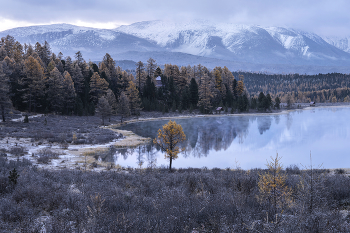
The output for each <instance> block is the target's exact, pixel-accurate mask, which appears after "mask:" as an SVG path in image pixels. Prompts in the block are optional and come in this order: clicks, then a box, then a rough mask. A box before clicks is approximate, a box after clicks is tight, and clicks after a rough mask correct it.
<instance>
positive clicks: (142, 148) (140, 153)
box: [136, 146, 145, 168]
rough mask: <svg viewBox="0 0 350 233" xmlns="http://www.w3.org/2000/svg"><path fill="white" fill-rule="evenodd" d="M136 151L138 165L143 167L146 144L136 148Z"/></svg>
mask: <svg viewBox="0 0 350 233" xmlns="http://www.w3.org/2000/svg"><path fill="white" fill-rule="evenodd" d="M136 152H137V158H136V159H137V166H139V168H141V167H142V165H143V162H144V160H143V155H144V153H145V146H139V147H138V148H137V149H136Z"/></svg>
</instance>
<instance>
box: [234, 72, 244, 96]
mask: <svg viewBox="0 0 350 233" xmlns="http://www.w3.org/2000/svg"><path fill="white" fill-rule="evenodd" d="M238 78H239V81H238V82H237V87H236V90H237V95H238V96H242V95H243V92H244V76H243V75H241V74H240V75H239V76H238Z"/></svg>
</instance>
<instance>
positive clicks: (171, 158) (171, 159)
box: [169, 156, 173, 171]
mask: <svg viewBox="0 0 350 233" xmlns="http://www.w3.org/2000/svg"><path fill="white" fill-rule="evenodd" d="M172 161H173V157H172V156H170V166H169V170H170V171H171V163H172Z"/></svg>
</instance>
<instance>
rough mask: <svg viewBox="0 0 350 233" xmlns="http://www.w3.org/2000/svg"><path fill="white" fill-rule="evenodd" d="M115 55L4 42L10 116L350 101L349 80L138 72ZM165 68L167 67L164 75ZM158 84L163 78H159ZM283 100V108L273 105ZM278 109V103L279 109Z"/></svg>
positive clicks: (3, 97) (146, 67)
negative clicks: (96, 57) (94, 57)
mask: <svg viewBox="0 0 350 233" xmlns="http://www.w3.org/2000/svg"><path fill="white" fill-rule="evenodd" d="M115 63H116V62H115V61H114V60H113V58H112V57H111V56H110V55H109V54H108V53H107V54H106V55H105V56H104V57H103V58H102V61H101V62H99V63H98V64H96V63H93V62H91V61H90V62H87V61H85V60H84V58H83V55H82V53H81V52H79V51H78V52H76V54H75V57H74V58H71V57H70V56H67V57H64V55H63V54H62V53H59V54H55V53H52V51H51V49H50V45H49V44H48V43H47V42H45V43H43V44H40V43H36V44H35V45H34V46H32V45H27V44H24V45H22V44H20V43H19V42H18V41H16V40H15V39H14V38H13V37H11V36H6V37H3V38H1V41H0V78H1V79H0V82H1V89H0V105H1V111H2V116H3V117H2V118H3V121H5V113H6V112H9V109H11V107H12V106H13V107H14V108H15V109H18V110H20V111H28V112H40V113H50V112H51V113H59V114H67V115H70V114H74V115H93V114H95V112H99V113H100V114H101V115H102V116H103V117H107V116H109V115H111V114H120V115H121V116H128V115H129V114H134V115H138V114H139V112H140V110H145V111H162V112H167V111H170V110H171V111H176V110H178V111H179V112H181V111H183V110H190V111H191V110H193V109H196V108H199V109H200V111H201V112H202V113H211V112H212V110H213V109H215V108H216V107H218V106H220V107H224V109H225V110H226V111H227V110H228V109H231V112H234V111H236V110H238V111H246V110H248V109H249V108H252V109H259V110H266V109H268V108H271V107H279V102H280V101H282V102H288V103H289V104H288V106H290V103H293V102H294V101H298V102H309V101H316V102H325V101H332V102H336V101H349V96H348V95H349V90H348V87H349V77H350V76H349V75H343V74H326V75H322V74H320V75H314V76H307V75H297V74H293V75H292V74H290V75H267V74H253V73H238V72H236V73H232V72H231V71H230V70H229V69H228V68H227V67H223V68H222V67H219V66H217V67H215V68H214V69H212V70H209V69H208V68H206V67H205V66H202V65H200V64H199V65H197V66H193V67H191V66H182V67H178V66H177V65H172V64H165V65H162V64H161V65H158V64H157V63H156V61H155V60H154V59H152V58H150V59H148V61H147V63H143V62H141V61H139V62H138V63H137V64H136V67H135V70H134V71H133V72H126V71H125V70H123V69H122V68H121V67H119V66H117V67H116V65H115ZM160 67H163V69H161V68H160ZM157 79H158V80H157ZM273 100H275V103H274V102H273ZM276 103H277V104H276Z"/></svg>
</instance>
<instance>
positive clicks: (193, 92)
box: [190, 78, 199, 107]
mask: <svg viewBox="0 0 350 233" xmlns="http://www.w3.org/2000/svg"><path fill="white" fill-rule="evenodd" d="M198 100H199V96H198V85H197V82H196V80H195V79H194V78H192V79H191V83H190V103H191V106H192V107H196V106H197V104H198Z"/></svg>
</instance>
